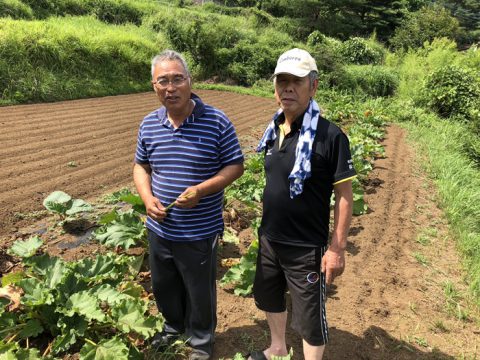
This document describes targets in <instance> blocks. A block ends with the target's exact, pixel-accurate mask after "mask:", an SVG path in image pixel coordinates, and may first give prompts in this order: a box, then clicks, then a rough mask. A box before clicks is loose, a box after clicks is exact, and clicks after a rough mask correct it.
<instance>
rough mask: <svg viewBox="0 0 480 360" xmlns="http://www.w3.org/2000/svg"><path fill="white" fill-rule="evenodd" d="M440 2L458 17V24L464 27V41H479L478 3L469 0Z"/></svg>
mask: <svg viewBox="0 0 480 360" xmlns="http://www.w3.org/2000/svg"><path fill="white" fill-rule="evenodd" d="M440 4H441V5H442V6H444V7H445V8H446V9H448V10H450V12H451V14H452V15H453V16H454V17H455V18H456V19H458V21H459V23H460V26H461V27H462V28H463V29H465V31H466V34H465V37H466V39H465V40H466V43H467V44H471V43H473V42H478V41H480V3H479V2H478V1H471V0H460V1H453V0H442V1H440Z"/></svg>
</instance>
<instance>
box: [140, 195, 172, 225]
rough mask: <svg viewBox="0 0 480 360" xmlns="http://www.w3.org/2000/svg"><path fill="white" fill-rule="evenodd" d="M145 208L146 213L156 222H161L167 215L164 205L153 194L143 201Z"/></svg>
mask: <svg viewBox="0 0 480 360" xmlns="http://www.w3.org/2000/svg"><path fill="white" fill-rule="evenodd" d="M145 208H146V209H147V215H148V216H150V217H151V218H152V219H153V220H157V221H158V222H162V221H163V219H164V218H165V216H167V212H166V211H165V207H164V206H163V205H162V203H161V202H160V200H158V199H157V198H156V197H154V196H152V197H151V198H149V199H148V200H147V201H145Z"/></svg>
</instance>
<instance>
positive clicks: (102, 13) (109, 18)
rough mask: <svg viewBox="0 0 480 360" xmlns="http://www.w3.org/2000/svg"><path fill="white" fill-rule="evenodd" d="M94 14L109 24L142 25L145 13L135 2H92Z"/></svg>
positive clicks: (118, 0)
mask: <svg viewBox="0 0 480 360" xmlns="http://www.w3.org/2000/svg"><path fill="white" fill-rule="evenodd" d="M90 4H91V6H92V8H93V11H92V13H93V14H94V15H95V16H96V17H97V19H99V20H101V21H104V22H106V23H109V24H126V23H132V24H135V25H140V24H141V23H142V17H143V15H144V14H143V12H142V11H141V10H140V9H139V8H137V7H136V6H134V3H133V2H126V1H121V0H90Z"/></svg>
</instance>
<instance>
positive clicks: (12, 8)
mask: <svg viewBox="0 0 480 360" xmlns="http://www.w3.org/2000/svg"><path fill="white" fill-rule="evenodd" d="M0 17H11V18H12V19H32V18H33V11H32V9H31V8H30V7H29V6H28V5H26V4H24V3H23V2H21V1H20V0H3V1H2V2H0Z"/></svg>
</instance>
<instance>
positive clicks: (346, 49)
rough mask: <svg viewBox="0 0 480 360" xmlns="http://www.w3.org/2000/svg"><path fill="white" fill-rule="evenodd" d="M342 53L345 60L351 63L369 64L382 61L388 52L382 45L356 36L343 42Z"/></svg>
mask: <svg viewBox="0 0 480 360" xmlns="http://www.w3.org/2000/svg"><path fill="white" fill-rule="evenodd" d="M340 53H341V54H342V55H343V56H344V58H345V61H347V62H349V63H351V64H358V65H367V64H380V63H382V62H383V60H384V58H385V53H386V52H385V50H384V49H383V48H382V46H381V45H377V44H374V42H372V41H368V40H366V39H363V38H359V37H354V38H351V39H349V40H347V41H345V42H344V43H343V44H342V46H341V48H340Z"/></svg>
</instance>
